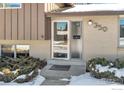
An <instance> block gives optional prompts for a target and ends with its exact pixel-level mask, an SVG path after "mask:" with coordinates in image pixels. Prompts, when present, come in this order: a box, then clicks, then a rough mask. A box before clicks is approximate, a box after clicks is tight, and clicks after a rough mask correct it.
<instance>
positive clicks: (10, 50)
mask: <svg viewBox="0 0 124 93" xmlns="http://www.w3.org/2000/svg"><path fill="white" fill-rule="evenodd" d="M14 48H15V47H14V45H2V46H1V56H8V57H14Z"/></svg>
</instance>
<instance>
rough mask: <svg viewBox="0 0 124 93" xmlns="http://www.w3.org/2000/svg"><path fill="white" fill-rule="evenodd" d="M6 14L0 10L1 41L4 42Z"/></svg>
mask: <svg viewBox="0 0 124 93" xmlns="http://www.w3.org/2000/svg"><path fill="white" fill-rule="evenodd" d="M4 14H5V11H4V10H2V9H0V39H1V40H4V33H5V32H4V18H5V17H4Z"/></svg>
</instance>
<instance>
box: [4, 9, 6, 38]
mask: <svg viewBox="0 0 124 93" xmlns="http://www.w3.org/2000/svg"><path fill="white" fill-rule="evenodd" d="M4 40H6V10H4Z"/></svg>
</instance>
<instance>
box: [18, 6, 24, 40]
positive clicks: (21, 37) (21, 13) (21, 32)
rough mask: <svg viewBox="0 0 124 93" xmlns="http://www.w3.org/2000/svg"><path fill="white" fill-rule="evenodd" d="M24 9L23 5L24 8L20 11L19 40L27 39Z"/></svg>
mask: <svg viewBox="0 0 124 93" xmlns="http://www.w3.org/2000/svg"><path fill="white" fill-rule="evenodd" d="M24 9H25V6H24V4H22V8H21V9H18V40H24V39H25V33H24V30H25V29H24V27H25V26H24V25H25V23H24V22H25V21H24Z"/></svg>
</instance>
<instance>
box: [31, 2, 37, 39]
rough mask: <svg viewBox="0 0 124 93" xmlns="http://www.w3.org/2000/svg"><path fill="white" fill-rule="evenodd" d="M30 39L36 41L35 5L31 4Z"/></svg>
mask: <svg viewBox="0 0 124 93" xmlns="http://www.w3.org/2000/svg"><path fill="white" fill-rule="evenodd" d="M31 39H32V40H37V4H31Z"/></svg>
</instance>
